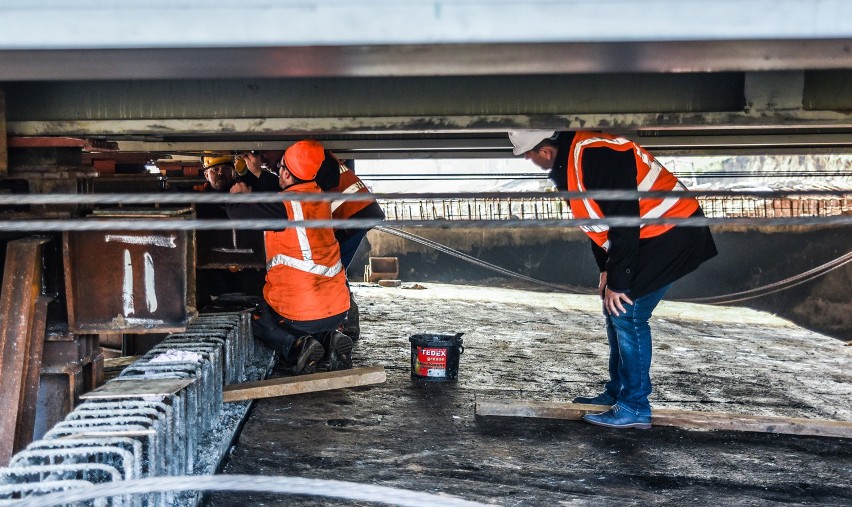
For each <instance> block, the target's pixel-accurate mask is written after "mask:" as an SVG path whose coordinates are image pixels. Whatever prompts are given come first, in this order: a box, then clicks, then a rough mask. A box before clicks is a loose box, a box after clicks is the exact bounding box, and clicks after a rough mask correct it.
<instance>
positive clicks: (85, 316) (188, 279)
mask: <svg viewBox="0 0 852 507" xmlns="http://www.w3.org/2000/svg"><path fill="white" fill-rule="evenodd" d="M134 214H136V216H138V210H137V211H136V212H134ZM144 215H145V216H146V217H148V218H151V217H162V218H163V219H164V220H180V219H184V218H191V217H192V214H191V213H183V214H178V215H176V214H174V213H172V212H169V211H168V210H148V211H147V212H146V213H145V214H144ZM98 216H99V218H104V217H109V216H114V217H123V218H126V217H127V216H128V215H127V213H125V212H117V213H116V214H113V215H111V214H108V213H99V214H98ZM63 256H64V270H65V284H66V292H67V298H66V299H67V303H68V325H69V329H71V331H73V332H74V333H80V334H85V333H114V332H118V331H120V332H127V333H137V334H145V333H163V332H175V331H182V330H184V329H185V328H186V324H187V322H189V319H190V318H192V317H193V316H194V315H195V314H196V309H195V247H194V241H193V233H192V231H164V232H156V233H150V232H146V231H110V232H104V231H85V232H66V233H64V235H63Z"/></svg>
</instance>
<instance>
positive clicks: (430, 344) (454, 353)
mask: <svg viewBox="0 0 852 507" xmlns="http://www.w3.org/2000/svg"><path fill="white" fill-rule="evenodd" d="M463 334H464V333H458V334H455V335H445V334H416V335H413V336H410V337H409V338H408V341H410V342H411V378H413V379H419V380H428V381H431V382H447V381H450V380H455V379H456V377H457V376H458V373H459V356H460V355H461V354H462V353H463V352H464V347H463V346H462V338H461V337H462V335H463Z"/></svg>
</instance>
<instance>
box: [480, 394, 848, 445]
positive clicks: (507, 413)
mask: <svg viewBox="0 0 852 507" xmlns="http://www.w3.org/2000/svg"><path fill="white" fill-rule="evenodd" d="M606 409H607V408H606V407H602V406H600V405H581V404H578V403H560V402H547V401H518V400H477V401H476V408H475V412H476V415H478V416H497V417H538V418H545V419H566V420H574V421H579V420H580V419H582V417H583V415H585V414H588V413H599V412H602V411H604V410H606ZM651 424H652V425H655V426H674V427H677V428H690V429H702V430H727V431H752V432H759V433H784V434H789V435H810V436H820V437H836V438H852V422H845V421H829V420H825V419H804V418H795V417H778V416H759V415H745V414H732V413H725V412H697V411H692V410H672V409H662V408H660V409H654V415H653V416H652V417H651Z"/></svg>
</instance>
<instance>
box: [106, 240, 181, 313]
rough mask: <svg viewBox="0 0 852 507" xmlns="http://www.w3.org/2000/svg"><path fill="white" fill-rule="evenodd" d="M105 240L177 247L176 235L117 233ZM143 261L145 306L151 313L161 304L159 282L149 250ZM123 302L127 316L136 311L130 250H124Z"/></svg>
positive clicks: (143, 256)
mask: <svg viewBox="0 0 852 507" xmlns="http://www.w3.org/2000/svg"><path fill="white" fill-rule="evenodd" d="M104 240H105V241H106V242H107V243H109V242H115V243H126V244H129V245H151V246H158V247H163V248H177V245H176V244H175V237H174V236H126V235H117V234H108V235H106V236H105V237H104ZM142 261H143V270H144V273H143V281H144V285H145V307H146V308H147V309H148V312H149V313H154V312H156V311H157V308H158V306H159V304H158V302H157V283H156V275H155V272H154V258H153V257H152V256H151V254H150V253H149V252H145V253H144V254H143V255H142ZM121 302H122V310H123V312H124V316H125V317H129V316H131V315H133V314H135V313H136V306H135V305H134V294H133V259H132V258H131V256H130V250H127V249H125V250H124V280H123V282H122V287H121Z"/></svg>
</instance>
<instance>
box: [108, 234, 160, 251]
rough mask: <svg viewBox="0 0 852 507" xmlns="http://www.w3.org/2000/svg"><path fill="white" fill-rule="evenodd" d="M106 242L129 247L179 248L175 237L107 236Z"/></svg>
mask: <svg viewBox="0 0 852 507" xmlns="http://www.w3.org/2000/svg"><path fill="white" fill-rule="evenodd" d="M104 240H105V241H106V242H107V243H109V242H116V243H127V244H129V245H154V246H162V247H165V248H177V245H175V237H174V236H128V235H124V234H107V235H106V237H104Z"/></svg>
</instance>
